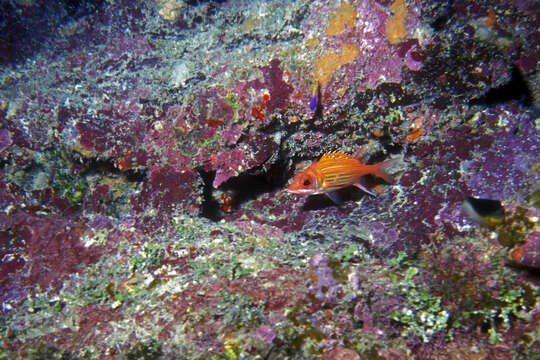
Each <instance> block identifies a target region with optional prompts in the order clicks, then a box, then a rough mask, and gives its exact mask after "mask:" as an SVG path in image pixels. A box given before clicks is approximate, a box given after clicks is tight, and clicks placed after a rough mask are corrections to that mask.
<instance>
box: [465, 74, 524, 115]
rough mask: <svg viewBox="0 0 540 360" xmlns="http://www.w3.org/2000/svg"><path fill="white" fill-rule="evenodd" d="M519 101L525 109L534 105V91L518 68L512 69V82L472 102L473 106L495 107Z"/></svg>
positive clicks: (489, 91)
mask: <svg viewBox="0 0 540 360" xmlns="http://www.w3.org/2000/svg"><path fill="white" fill-rule="evenodd" d="M512 100H515V101H518V102H519V103H520V104H521V105H523V106H525V107H530V106H531V105H532V103H533V95H532V91H531V89H530V88H529V85H528V84H527V81H526V80H525V77H524V76H523V74H522V73H521V71H520V70H519V68H518V67H517V66H513V67H512V75H511V77H510V81H509V82H507V83H506V84H503V85H501V86H499V87H496V88H491V89H490V90H488V92H487V93H486V94H485V95H483V96H482V97H480V98H477V99H473V100H471V105H484V106H494V105H497V104H502V103H505V102H508V101H512Z"/></svg>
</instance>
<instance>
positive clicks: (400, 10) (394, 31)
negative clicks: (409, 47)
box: [386, 0, 407, 45]
mask: <svg viewBox="0 0 540 360" xmlns="http://www.w3.org/2000/svg"><path fill="white" fill-rule="evenodd" d="M390 9H391V10H392V13H394V16H392V17H391V18H390V19H388V20H387V21H386V37H387V38H388V41H389V42H390V44H392V45H394V44H397V43H399V42H400V41H401V39H402V38H403V37H404V36H405V35H406V34H407V27H406V26H405V17H406V16H407V4H406V3H405V0H396V1H395V2H394V3H393V4H392V7H391V8H390Z"/></svg>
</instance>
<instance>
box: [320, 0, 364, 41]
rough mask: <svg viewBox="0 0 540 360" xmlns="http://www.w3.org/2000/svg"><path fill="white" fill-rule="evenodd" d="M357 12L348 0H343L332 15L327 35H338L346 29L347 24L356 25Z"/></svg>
mask: <svg viewBox="0 0 540 360" xmlns="http://www.w3.org/2000/svg"><path fill="white" fill-rule="evenodd" d="M356 17H357V14H356V10H355V9H354V7H352V5H351V4H349V3H348V2H347V1H343V2H342V3H341V6H340V7H339V9H337V11H336V12H335V13H333V14H332V16H330V21H329V24H328V28H327V29H326V32H325V33H326V35H328V36H336V35H338V34H339V33H341V32H342V31H343V30H345V25H347V26H349V27H353V26H354V20H355V19H356Z"/></svg>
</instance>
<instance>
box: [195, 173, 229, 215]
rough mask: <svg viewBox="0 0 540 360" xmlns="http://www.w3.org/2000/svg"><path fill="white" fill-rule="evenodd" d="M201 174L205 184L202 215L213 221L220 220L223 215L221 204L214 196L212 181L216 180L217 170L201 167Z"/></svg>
mask: <svg viewBox="0 0 540 360" xmlns="http://www.w3.org/2000/svg"><path fill="white" fill-rule="evenodd" d="M199 174H200V175H201V178H202V180H203V184H204V186H203V196H202V204H201V213H200V215H201V216H203V217H205V218H207V219H209V220H212V221H219V220H221V219H222V217H223V216H222V214H221V208H220V204H219V203H218V202H217V201H216V199H214V197H213V196H212V193H213V190H214V187H213V186H212V182H213V181H214V177H215V176H216V172H215V171H204V170H201V169H199Z"/></svg>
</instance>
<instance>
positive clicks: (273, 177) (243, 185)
mask: <svg viewBox="0 0 540 360" xmlns="http://www.w3.org/2000/svg"><path fill="white" fill-rule="evenodd" d="M289 173H290V172H289V171H288V169H287V168H286V165H285V163H284V162H283V161H281V162H280V161H278V162H277V163H275V164H273V165H271V166H270V167H269V169H267V170H263V169H262V166H261V167H259V168H257V169H252V170H251V171H250V172H248V173H244V174H241V175H239V176H236V177H233V178H231V179H229V180H227V181H226V182H224V183H223V184H222V185H221V186H220V187H219V191H221V192H223V193H226V194H228V196H230V198H231V204H230V206H231V211H235V210H238V209H240V208H241V207H242V204H244V203H246V202H247V201H250V200H255V199H257V198H259V197H260V196H261V195H263V194H265V193H269V192H272V191H275V190H276V189H279V188H282V187H283V186H284V184H285V182H286V181H287V179H288V178H289V176H287V175H290V174H289ZM199 174H200V175H201V178H202V179H203V183H204V189H203V202H202V205H201V209H202V210H201V216H203V217H205V218H207V219H210V220H212V221H219V220H221V219H222V218H223V211H222V204H220V203H219V201H218V200H217V199H216V197H215V196H214V192H215V191H217V190H215V189H214V187H213V185H212V183H213V181H214V177H215V171H204V170H201V169H199Z"/></svg>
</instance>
